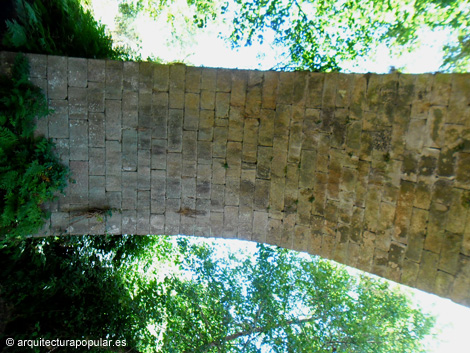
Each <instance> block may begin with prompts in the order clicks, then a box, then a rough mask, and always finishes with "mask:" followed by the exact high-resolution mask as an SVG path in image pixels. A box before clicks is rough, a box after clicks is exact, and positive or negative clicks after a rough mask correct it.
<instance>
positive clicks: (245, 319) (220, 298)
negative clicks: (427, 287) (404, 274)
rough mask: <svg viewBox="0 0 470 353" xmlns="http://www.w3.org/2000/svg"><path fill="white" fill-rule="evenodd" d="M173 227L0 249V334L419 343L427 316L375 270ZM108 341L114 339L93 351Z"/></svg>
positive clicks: (384, 345)
mask: <svg viewBox="0 0 470 353" xmlns="http://www.w3.org/2000/svg"><path fill="white" fill-rule="evenodd" d="M171 239H172V238H170V237H157V236H148V237H138V236H134V237H133V236H106V237H92V236H83V237H70V236H69V237H60V238H55V239H53V238H36V239H32V238H30V239H27V240H23V241H22V242H21V244H19V245H18V244H16V245H15V246H10V247H8V248H4V249H1V250H0V265H1V268H2V271H1V272H0V286H1V287H0V288H1V295H0V299H1V300H0V304H2V303H3V305H2V306H1V308H0V309H2V310H0V312H2V311H3V313H4V314H3V315H2V317H3V320H1V321H3V325H0V328H2V329H3V330H0V331H3V332H2V333H3V335H1V336H2V338H3V339H4V338H6V337H14V338H15V339H20V338H29V339H30V338H34V337H38V338H44V339H47V338H69V339H98V338H108V339H114V340H115V339H121V340H126V343H127V347H126V351H132V352H168V353H171V352H175V353H176V352H177V353H181V352H188V353H189V352H192V353H196V352H214V353H215V352H217V353H220V352H246V353H251V352H295V353H296V352H309V353H311V352H419V351H422V349H421V348H422V339H423V338H424V337H425V336H426V335H427V334H429V332H430V330H431V328H432V324H433V319H432V318H431V317H429V316H428V315H426V314H424V313H422V312H421V311H420V310H419V309H417V308H413V307H412V305H411V304H410V302H409V300H408V299H407V297H405V296H404V295H403V294H401V293H399V292H398V291H397V290H395V289H391V288H389V286H388V285H387V284H386V283H385V282H383V281H378V280H373V279H370V278H365V277H363V278H353V277H351V276H350V275H349V274H348V273H347V272H346V271H345V270H344V269H341V268H337V267H336V266H334V265H332V264H331V263H328V262H326V261H323V260H321V259H319V258H316V257H310V256H300V255H298V254H296V253H295V252H292V251H288V250H284V249H279V248H275V247H270V246H266V245H258V247H257V249H256V251H255V252H254V253H252V254H249V253H248V254H244V253H242V252H230V251H228V250H227V254H223V255H221V254H220V250H216V248H215V247H214V245H210V244H204V243H202V244H198V243H193V242H190V241H189V240H188V239H186V238H179V239H178V240H177V242H175V241H173V240H171ZM173 239H174V238H173ZM16 349H18V347H16ZM110 350H111V351H117V352H120V351H122V350H120V349H119V348H112V349H110V348H107V349H100V348H94V349H93V350H91V352H104V351H110ZM19 351H21V350H19ZM8 352H15V347H12V348H11V349H10V350H9V351H8Z"/></svg>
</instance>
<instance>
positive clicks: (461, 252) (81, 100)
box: [1, 52, 470, 306]
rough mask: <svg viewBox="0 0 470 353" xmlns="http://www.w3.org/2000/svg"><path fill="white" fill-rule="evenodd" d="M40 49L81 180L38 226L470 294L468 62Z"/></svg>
mask: <svg viewBox="0 0 470 353" xmlns="http://www.w3.org/2000/svg"><path fill="white" fill-rule="evenodd" d="M13 57H14V54H12V53H6V52H2V53H1V59H2V60H1V63H2V70H3V71H8V68H9V65H10V64H11V62H12V58H13ZM28 57H29V59H30V62H31V66H32V71H31V79H32V81H33V82H34V83H36V84H37V85H38V86H40V87H41V88H42V89H43V91H44V92H45V93H46V94H47V97H48V101H49V105H50V107H51V108H53V109H54V111H55V112H54V113H53V114H51V115H50V116H49V117H48V118H46V119H44V120H40V121H39V123H38V130H37V133H38V134H44V135H46V136H47V137H50V138H52V139H53V140H54V141H55V142H56V145H57V151H58V153H59V154H60V156H61V158H62V160H63V161H64V163H65V164H67V165H68V166H69V167H70V168H71V170H72V173H73V177H74V179H75V180H76V183H74V184H71V185H70V186H69V187H68V189H67V192H66V196H65V197H62V196H61V197H60V198H59V199H58V201H57V202H55V203H54V204H51V205H49V208H50V210H51V211H52V215H51V218H50V220H48V224H47V227H46V229H45V230H44V233H41V234H63V233H64V232H68V233H71V234H84V233H89V234H104V232H110V233H128V234H186V235H200V236H216V237H232V238H239V239H246V240H254V241H258V242H265V243H270V244H275V245H279V246H282V247H286V248H291V249H295V250H300V251H307V252H309V253H312V254H317V255H321V256H322V257H325V258H329V259H333V260H336V261H338V262H340V263H343V264H346V265H349V266H352V267H356V268H359V269H361V270H364V271H367V272H370V273H374V274H377V275H380V276H382V277H385V278H388V279H391V280H394V281H396V282H399V283H404V284H406V285H409V286H412V287H416V288H419V289H423V290H425V291H428V292H432V293H436V294H438V295H440V296H442V297H447V298H451V299H452V300H454V301H455V302H457V303H461V304H464V305H467V306H468V305H470V211H469V208H470V108H469V106H470V75H469V74H452V75H450V74H439V73H438V74H433V75H432V74H424V75H404V74H399V73H393V74H388V75H377V74H365V75H362V74H361V75H360V74H339V73H329V74H323V73H309V72H274V71H266V72H262V71H244V70H227V69H213V68H199V67H189V66H185V65H180V64H176V65H158V64H153V63H136V62H119V61H109V60H93V59H79V58H67V57H56V56H45V55H28ZM107 209H115V210H118V212H114V214H113V216H112V217H110V218H106V222H101V220H100V217H94V215H96V214H99V213H100V212H103V211H105V210H107Z"/></svg>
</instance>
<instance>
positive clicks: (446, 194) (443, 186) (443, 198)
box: [432, 179, 452, 206]
mask: <svg viewBox="0 0 470 353" xmlns="http://www.w3.org/2000/svg"><path fill="white" fill-rule="evenodd" d="M432 198H433V200H434V201H436V202H439V203H442V204H444V205H446V206H449V205H450V204H451V203H452V181H451V180H445V179H441V180H438V181H436V182H435V183H434V192H433V197H432Z"/></svg>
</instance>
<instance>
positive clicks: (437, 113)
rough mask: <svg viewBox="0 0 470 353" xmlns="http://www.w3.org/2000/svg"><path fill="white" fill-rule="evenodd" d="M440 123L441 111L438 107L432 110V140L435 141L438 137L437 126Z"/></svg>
mask: <svg viewBox="0 0 470 353" xmlns="http://www.w3.org/2000/svg"><path fill="white" fill-rule="evenodd" d="M441 123H442V111H441V110H440V109H435V110H434V121H433V124H432V139H433V141H434V142H435V141H437V139H438V138H439V127H440V126H441Z"/></svg>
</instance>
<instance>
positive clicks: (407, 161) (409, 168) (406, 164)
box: [401, 153, 418, 175]
mask: <svg viewBox="0 0 470 353" xmlns="http://www.w3.org/2000/svg"><path fill="white" fill-rule="evenodd" d="M417 166H418V162H417V161H416V159H415V157H414V155H413V154H412V153H405V155H404V156H403V165H402V168H401V171H402V173H405V174H407V175H410V174H413V173H416V169H417Z"/></svg>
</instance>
